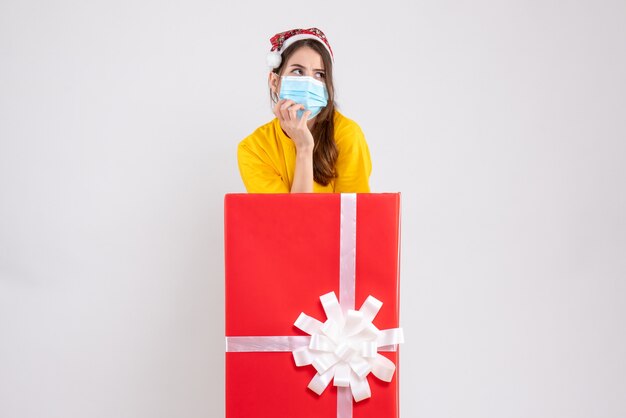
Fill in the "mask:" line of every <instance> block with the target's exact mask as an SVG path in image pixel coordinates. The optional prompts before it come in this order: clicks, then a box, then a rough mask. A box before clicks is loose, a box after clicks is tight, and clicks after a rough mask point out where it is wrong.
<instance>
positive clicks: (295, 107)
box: [289, 103, 304, 120]
mask: <svg viewBox="0 0 626 418" xmlns="http://www.w3.org/2000/svg"><path fill="white" fill-rule="evenodd" d="M298 110H304V105H301V104H298V103H296V104H294V105H293V106H291V107H290V108H289V116H290V117H291V120H298Z"/></svg>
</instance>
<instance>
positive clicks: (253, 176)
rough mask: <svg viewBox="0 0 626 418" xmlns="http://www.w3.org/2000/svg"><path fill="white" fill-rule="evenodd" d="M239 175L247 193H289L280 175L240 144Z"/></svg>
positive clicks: (238, 152)
mask: <svg viewBox="0 0 626 418" xmlns="http://www.w3.org/2000/svg"><path fill="white" fill-rule="evenodd" d="M237 162H238V164H239V173H240V174H241V179H242V180H243V184H244V185H245V186H246V190H247V191H248V193H289V192H290V190H289V185H288V184H287V183H286V182H285V181H284V180H283V178H282V177H281V175H280V173H278V172H277V171H276V170H275V169H274V167H272V166H271V165H270V164H268V163H267V162H265V161H263V159H262V158H261V156H259V155H258V154H257V153H255V152H254V151H253V150H252V149H250V147H249V146H248V145H247V144H246V143H244V142H242V143H240V144H239V146H238V147H237Z"/></svg>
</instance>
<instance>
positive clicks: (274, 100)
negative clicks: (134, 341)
mask: <svg viewBox="0 0 626 418" xmlns="http://www.w3.org/2000/svg"><path fill="white" fill-rule="evenodd" d="M272 72H273V71H272ZM273 73H274V74H276V76H277V77H280V76H279V75H278V73H275V72H273ZM270 99H271V100H272V103H274V104H276V103H278V100H280V97H279V96H278V94H277V93H276V92H275V91H272V92H270Z"/></svg>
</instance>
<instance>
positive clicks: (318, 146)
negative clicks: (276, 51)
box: [270, 39, 339, 186]
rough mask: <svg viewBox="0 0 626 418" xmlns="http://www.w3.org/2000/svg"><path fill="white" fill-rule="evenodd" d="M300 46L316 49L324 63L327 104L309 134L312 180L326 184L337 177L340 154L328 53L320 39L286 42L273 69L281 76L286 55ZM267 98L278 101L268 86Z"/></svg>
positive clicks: (331, 70)
mask: <svg viewBox="0 0 626 418" xmlns="http://www.w3.org/2000/svg"><path fill="white" fill-rule="evenodd" d="M303 47H309V48H311V49H313V50H314V51H316V52H317V53H318V54H320V55H321V57H322V61H323V62H324V74H325V77H324V82H325V83H326V90H328V104H327V105H326V107H325V108H324V109H322V111H321V112H320V113H319V114H318V115H317V116H316V117H315V124H314V125H313V130H312V131H311V134H312V135H313V139H314V141H315V145H314V146H313V179H314V180H315V181H316V182H317V183H319V184H321V185H323V186H327V185H328V184H329V183H330V181H331V180H332V179H334V178H336V177H337V171H336V170H335V164H336V163H337V158H338V157H339V150H338V149H337V145H336V144H335V123H334V119H333V117H334V115H335V88H334V86H333V62H332V59H331V57H330V54H329V53H328V51H327V50H326V48H324V46H323V45H322V44H321V43H320V42H318V41H316V40H314V39H302V40H300V41H296V42H294V43H293V44H291V45H289V47H288V48H287V49H285V50H284V51H283V53H282V57H283V59H282V61H281V64H280V66H279V67H278V68H275V69H274V70H273V72H274V73H275V74H277V75H278V76H281V75H282V73H283V71H284V67H285V64H286V63H287V61H289V57H290V56H291V55H293V53H294V52H296V51H297V50H298V49H300V48H303ZM270 98H271V99H272V102H273V103H276V102H277V101H278V95H276V94H272V91H271V89H270Z"/></svg>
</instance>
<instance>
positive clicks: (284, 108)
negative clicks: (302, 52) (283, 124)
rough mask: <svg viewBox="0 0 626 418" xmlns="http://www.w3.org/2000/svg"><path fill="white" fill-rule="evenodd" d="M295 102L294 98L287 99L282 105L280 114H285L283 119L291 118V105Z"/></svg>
mask: <svg viewBox="0 0 626 418" xmlns="http://www.w3.org/2000/svg"><path fill="white" fill-rule="evenodd" d="M293 104H294V101H293V100H285V102H284V103H283V104H282V105H281V106H280V114H281V115H282V116H283V119H285V120H291V116H290V115H289V107H290V106H291V105H293Z"/></svg>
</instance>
